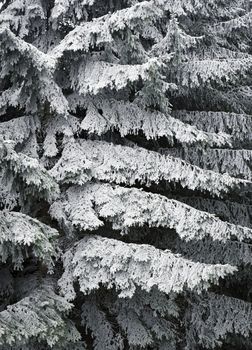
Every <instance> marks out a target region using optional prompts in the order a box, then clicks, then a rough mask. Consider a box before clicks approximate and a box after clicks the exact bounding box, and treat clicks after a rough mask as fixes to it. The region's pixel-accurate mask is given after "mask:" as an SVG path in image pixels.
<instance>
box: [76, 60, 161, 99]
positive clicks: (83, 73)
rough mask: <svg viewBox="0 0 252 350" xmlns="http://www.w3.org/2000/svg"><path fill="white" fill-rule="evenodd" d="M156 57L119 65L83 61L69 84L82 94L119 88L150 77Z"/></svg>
mask: <svg viewBox="0 0 252 350" xmlns="http://www.w3.org/2000/svg"><path fill="white" fill-rule="evenodd" d="M159 64H160V63H159V60H158V59H155V58H153V59H150V60H149V61H148V62H146V63H143V64H135V65H127V64H125V65H121V64H112V63H108V62H104V61H92V60H88V61H84V62H82V63H81V64H80V65H79V66H78V68H77V72H76V73H77V74H74V75H72V79H71V85H72V87H74V88H76V89H77V90H78V92H79V93H80V94H83V95H88V94H91V95H97V94H98V93H100V92H102V90H104V89H111V90H116V91H118V90H121V89H123V88H125V87H126V86H127V85H128V84H129V83H135V82H138V81H139V80H142V81H147V80H149V79H150V72H151V71H152V70H153V69H154V67H156V66H157V65H159Z"/></svg>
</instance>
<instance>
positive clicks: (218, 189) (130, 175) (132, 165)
mask: <svg viewBox="0 0 252 350" xmlns="http://www.w3.org/2000/svg"><path fill="white" fill-rule="evenodd" d="M49 173H50V174H51V175H52V176H53V177H55V179H57V181H59V182H61V183H72V184H84V183H86V182H88V181H89V180H91V179H97V180H103V181H109V182H115V183H117V184H122V183H124V184H128V185H134V184H136V183H137V182H139V183H141V184H145V185H147V186H150V185H151V183H159V182H160V181H162V180H165V181H168V182H178V183H180V184H181V185H182V186H183V187H187V188H189V189H192V190H194V189H199V190H201V191H208V192H210V193H212V194H216V195H220V194H221V193H223V192H228V191H229V190H230V189H231V188H233V189H235V188H240V187H242V186H244V185H247V184H248V185H249V183H248V182H246V181H244V180H240V179H235V178H232V177H230V176H229V175H227V174H219V173H215V172H213V171H209V170H203V169H201V168H199V167H196V166H193V165H191V164H189V163H186V162H184V161H183V160H180V159H178V158H174V157H171V156H168V155H167V156H165V155H161V154H159V153H157V152H153V151H148V150H146V149H144V148H140V147H135V148H132V147H127V146H121V145H113V144H110V143H106V142H102V141H84V140H80V141H79V142H69V143H68V144H67V145H66V146H65V148H64V150H63V153H62V157H61V158H60V159H59V161H58V162H57V163H56V165H55V166H54V167H53V168H52V169H51V170H50V172H49Z"/></svg>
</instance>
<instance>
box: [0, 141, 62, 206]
mask: <svg viewBox="0 0 252 350" xmlns="http://www.w3.org/2000/svg"><path fill="white" fill-rule="evenodd" d="M0 175H1V187H2V186H4V181H6V184H7V183H8V182H9V184H8V186H10V187H9V190H10V191H12V190H15V189H18V190H19V191H20V190H21V187H22V186H24V190H25V191H27V192H31V193H32V194H33V195H36V196H39V197H42V198H45V199H46V200H48V201H51V200H53V199H55V198H56V197H57V196H58V193H59V187H58V184H57V183H56V182H55V181H54V179H53V178H52V177H51V176H50V175H49V173H48V171H47V170H46V169H45V168H44V167H43V166H42V165H40V164H39V161H38V160H37V159H35V158H31V157H28V156H26V155H25V154H22V153H17V152H16V151H15V150H14V143H13V142H12V141H0ZM20 180H21V187H20Z"/></svg>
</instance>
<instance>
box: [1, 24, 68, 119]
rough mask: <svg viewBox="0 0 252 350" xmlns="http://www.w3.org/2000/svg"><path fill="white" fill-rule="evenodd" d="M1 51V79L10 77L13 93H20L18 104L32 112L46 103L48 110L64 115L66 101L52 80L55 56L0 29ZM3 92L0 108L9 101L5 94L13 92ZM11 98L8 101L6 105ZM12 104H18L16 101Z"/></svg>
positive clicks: (4, 29) (5, 29) (7, 30)
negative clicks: (49, 107) (40, 104)
mask: <svg viewBox="0 0 252 350" xmlns="http://www.w3.org/2000/svg"><path fill="white" fill-rule="evenodd" d="M0 49H1V52H0V59H1V62H3V64H2V67H1V75H0V77H1V78H2V79H4V78H5V77H6V76H8V75H10V74H11V76H12V85H13V87H14V88H15V89H14V91H18V89H19V90H20V91H18V95H19V100H18V103H19V105H21V106H22V107H23V106H25V107H26V108H27V111H28V112H29V111H32V112H33V113H34V111H36V110H37V108H38V107H37V100H39V102H40V103H41V102H42V103H45V102H49V104H50V106H51V109H52V110H53V111H55V112H57V113H58V114H63V115H66V114H67V107H68V104H67V100H66V98H65V97H64V95H63V93H62V91H61V89H60V87H59V86H58V85H57V84H56V83H55V81H54V77H53V75H54V71H55V67H56V60H55V58H54V57H52V56H50V55H48V54H45V53H43V52H42V51H40V50H38V49H37V48H36V47H35V46H34V45H32V44H29V43H27V42H25V41H24V40H22V39H20V38H18V37H16V36H15V35H14V34H13V33H12V32H11V31H10V30H9V29H7V28H2V29H1V30H0ZM13 87H12V88H13ZM3 93H4V92H3ZM6 93H7V96H5V95H4V97H2V96H0V105H1V104H3V101H6V100H8V94H9V93H12V91H10V90H7V92H6ZM35 96H36V98H35ZM38 96H39V98H38ZM32 97H33V98H32ZM12 99H13V98H9V102H10V101H11V100H12ZM1 100H3V101H1ZM14 103H15V105H16V104H17V100H16V99H14Z"/></svg>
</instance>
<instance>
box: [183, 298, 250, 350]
mask: <svg viewBox="0 0 252 350" xmlns="http://www.w3.org/2000/svg"><path fill="white" fill-rule="evenodd" d="M191 305H192V307H191V310H189V312H188V315H187V320H186V321H187V330H186V337H187V348H186V349H188V350H189V349H192V348H194V345H196V344H197V345H201V346H203V347H204V348H207V349H215V348H216V347H219V346H221V345H222V343H223V341H224V340H225V339H226V338H227V337H228V335H229V334H236V335H241V336H243V337H249V336H250V335H251V331H252V322H251V315H252V308H251V304H250V303H248V302H245V301H243V300H240V299H236V298H231V297H227V296H225V295H218V294H214V293H206V295H202V296H199V295H198V296H196V295H195V296H194V298H193V299H192V301H191Z"/></svg>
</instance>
